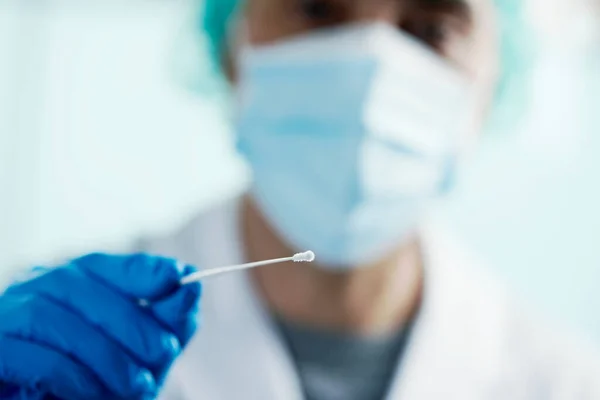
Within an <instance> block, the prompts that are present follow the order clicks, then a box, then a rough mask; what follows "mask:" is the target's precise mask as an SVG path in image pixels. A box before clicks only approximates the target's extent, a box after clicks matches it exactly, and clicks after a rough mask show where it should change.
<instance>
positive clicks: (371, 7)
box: [244, 0, 498, 128]
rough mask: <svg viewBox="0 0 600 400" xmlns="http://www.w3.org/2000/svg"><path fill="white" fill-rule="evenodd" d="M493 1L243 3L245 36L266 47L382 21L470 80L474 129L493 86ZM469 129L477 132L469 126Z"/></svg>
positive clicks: (276, 0) (299, 0)
mask: <svg viewBox="0 0 600 400" xmlns="http://www.w3.org/2000/svg"><path fill="white" fill-rule="evenodd" d="M491 2H492V0H248V2H247V8H246V10H245V18H244V20H245V24H246V34H247V35H248V37H247V38H246V40H248V41H249V42H250V43H251V44H253V45H261V44H268V43H272V42H276V41H279V40H282V39H286V38H291V37H293V36H295V35H299V34H303V33H308V32H311V31H315V30H318V29H324V28H329V27H337V26H342V25H346V24H351V23H357V22H369V21H373V22H385V23H388V24H391V25H394V26H397V27H398V29H400V30H402V31H404V32H406V33H408V34H409V35H411V36H413V37H414V38H415V39H417V40H418V41H420V42H421V43H423V45H425V46H427V47H428V48H430V49H431V51H433V52H435V53H437V54H439V55H440V57H443V58H444V59H446V60H447V61H448V62H450V63H451V64H453V65H455V66H456V67H457V68H458V69H460V70H462V71H463V72H464V73H465V74H466V75H467V76H469V77H470V78H471V80H472V81H473V83H474V84H475V85H474V88H475V92H476V93H475V94H476V96H477V99H476V100H477V105H478V106H479V107H480V112H479V113H478V120H477V121H474V124H475V125H479V123H480V122H481V119H482V117H483V115H484V111H485V109H486V108H487V107H488V106H489V103H490V100H491V98H492V94H493V88H494V86H495V83H496V75H497V71H496V70H497V64H498V60H497V54H498V51H497V49H498V43H497V42H498V35H497V32H496V24H495V18H494V17H495V13H494V6H493V4H492V3H491ZM473 128H476V127H475V126H473Z"/></svg>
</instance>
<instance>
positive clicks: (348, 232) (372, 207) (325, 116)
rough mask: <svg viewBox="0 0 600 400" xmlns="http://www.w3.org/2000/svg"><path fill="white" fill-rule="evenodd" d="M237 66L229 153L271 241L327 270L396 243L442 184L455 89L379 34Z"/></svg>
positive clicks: (368, 32)
mask: <svg viewBox="0 0 600 400" xmlns="http://www.w3.org/2000/svg"><path fill="white" fill-rule="evenodd" d="M238 67H239V72H240V75H239V78H240V80H239V85H238V88H237V90H238V92H237V95H238V101H239V104H238V107H239V108H238V112H239V115H238V125H237V134H238V145H239V150H240V151H241V153H242V154H243V155H244V156H245V158H246V159H247V161H248V162H249V164H250V167H251V169H252V172H253V176H254V181H253V187H252V196H253V198H254V199H255V201H256V202H257V203H258V205H259V207H260V209H261V211H262V212H263V213H264V215H265V216H266V218H267V219H268V221H269V222H270V223H271V225H272V226H273V227H274V229H275V230H276V231H277V232H278V233H279V234H280V236H281V237H282V238H283V239H284V240H286V241H287V242H288V243H289V244H291V245H292V247H294V248H297V249H299V248H303V249H311V250H313V251H314V252H315V253H316V254H317V257H318V262H319V264H320V265H323V266H324V267H325V268H328V269H332V270H345V269H350V268H354V266H356V265H364V264H367V263H370V262H373V261H376V260H377V259H378V258H380V257H383V256H384V255H385V254H386V253H387V252H389V251H391V250H392V249H393V248H394V247H396V246H398V245H399V244H400V243H401V242H402V241H403V240H405V239H407V238H408V236H409V235H410V234H411V233H412V230H413V229H414V228H415V225H416V224H417V221H418V219H419V217H420V213H421V212H422V210H423V208H424V206H425V205H426V203H428V201H429V200H431V199H432V198H434V197H435V196H436V195H438V194H439V193H440V192H441V191H442V190H443V188H444V187H445V185H446V184H447V182H448V180H449V179H450V178H451V177H452V175H453V168H454V165H455V160H456V155H457V153H458V151H459V148H460V143H461V140H462V139H463V138H464V129H463V128H464V127H465V126H466V117H467V116H468V114H469V111H470V110H471V107H470V104H471V102H470V101H469V97H470V96H469V95H468V92H469V91H468V85H467V83H466V80H465V79H463V77H462V76H461V75H460V74H459V73H458V72H456V71H455V70H454V69H453V68H452V67H450V66H449V65H447V64H445V63H444V62H443V61H442V60H441V59H440V58H439V57H438V56H436V55H435V54H434V53H433V52H430V51H429V50H427V49H426V48H425V47H422V46H421V45H420V44H418V43H417V42H415V41H413V40H412V39H411V38H410V37H408V36H406V35H405V34H403V33H401V32H399V31H398V30H397V29H395V28H394V27H392V26H388V25H384V24H369V25H361V26H352V27H347V28H338V29H335V30H330V31H322V32H319V33H313V34H310V35H307V36H304V37H298V38H296V39H292V40H289V41H285V42H279V43H276V44H272V45H266V46H261V47H252V46H248V45H245V46H242V49H241V51H240V53H239V54H238Z"/></svg>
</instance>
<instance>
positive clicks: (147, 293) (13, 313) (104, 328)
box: [0, 254, 201, 400]
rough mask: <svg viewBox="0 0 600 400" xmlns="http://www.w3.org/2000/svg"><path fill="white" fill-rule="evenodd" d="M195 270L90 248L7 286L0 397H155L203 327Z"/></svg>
mask: <svg viewBox="0 0 600 400" xmlns="http://www.w3.org/2000/svg"><path fill="white" fill-rule="evenodd" d="M192 271H193V268H192V267H185V268H183V270H181V269H179V268H178V265H177V263H176V262H175V260H171V259H166V258H159V257H153V256H149V255H144V254H138V255H134V256H110V255H103V254H92V255H88V256H85V257H82V258H79V259H76V260H74V261H72V262H71V263H69V264H67V265H64V266H61V267H58V268H53V269H47V270H44V271H43V272H42V273H41V274H39V275H38V276H36V277H34V278H32V279H30V280H28V281H25V282H21V283H17V284H15V285H13V286H11V287H9V288H8V289H7V290H6V292H5V293H4V294H3V295H2V296H0V398H2V399H28V400H29V399H61V400H71V399H73V400H75V399H77V400H81V399H86V400H92V399H114V400H121V399H151V398H152V399H153V398H155V397H156V395H157V392H158V390H159V389H160V386H161V384H162V383H163V381H164V379H165V376H166V374H167V372H168V370H169V368H170V366H171V364H172V362H173V361H174V359H175V358H176V357H177V356H178V355H179V354H180V352H181V350H182V348H183V347H184V346H185V345H186V344H187V342H188V341H189V339H190V338H191V336H192V335H193V333H194V331H195V329H196V322H197V314H198V302H199V298H200V294H201V286H200V284H189V285H185V286H180V285H179V280H180V279H181V277H182V276H185V275H187V274H189V273H191V272H192Z"/></svg>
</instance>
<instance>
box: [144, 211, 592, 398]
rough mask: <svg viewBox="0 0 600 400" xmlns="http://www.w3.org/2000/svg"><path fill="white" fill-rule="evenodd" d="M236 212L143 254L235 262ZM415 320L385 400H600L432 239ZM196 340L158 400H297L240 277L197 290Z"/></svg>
mask: <svg viewBox="0 0 600 400" xmlns="http://www.w3.org/2000/svg"><path fill="white" fill-rule="evenodd" d="M238 204H239V202H238V201H233V202H229V203H227V204H224V205H221V206H220V207H217V208H216V209H214V210H213V211H210V212H207V213H205V214H204V215H201V216H200V217H198V218H196V219H195V220H193V221H192V222H191V223H190V224H189V225H188V226H186V227H185V228H184V229H182V230H181V231H180V232H178V233H176V234H175V235H172V236H169V237H164V238H159V239H154V240H150V241H148V242H146V245H145V246H144V247H145V248H144V250H147V251H150V252H153V253H158V254H162V255H169V256H173V257H177V258H179V259H181V260H183V261H185V262H188V263H192V264H195V265H199V266H209V267H212V266H221V265H228V264H237V263H240V262H242V261H243V260H244V256H243V254H242V251H241V248H242V247H241V246H240V237H239V235H238V231H239V230H238ZM424 241H425V247H426V249H425V252H426V256H425V257H426V278H425V292H424V301H423V304H422V309H421V311H420V313H419V316H418V318H417V321H416V324H415V327H414V330H413V335H412V338H411V340H410V342H409V345H408V348H407V351H406V353H405V355H404V357H403V358H402V360H401V362H399V366H398V370H397V373H396V374H395V377H394V380H393V382H392V385H391V389H390V392H389V395H388V397H387V399H388V400H439V399H445V400H453V399H456V400H470V399H485V400H496V399H507V400H520V399H528V400H529V399H531V400H534V399H535V400H547V399H548V400H563V399H564V400H579V399H581V400H588V399H589V400H592V399H594V400H600V389H599V388H600V368H599V367H598V365H597V364H595V358H594V357H592V356H591V354H590V353H589V352H588V351H581V350H578V349H576V348H575V347H573V346H572V345H571V344H569V342H568V341H563V340H562V339H558V337H556V335H554V332H553V331H551V330H547V331H546V330H543V329H541V328H540V327H539V326H538V324H536V323H534V322H532V321H531V320H530V319H528V318H527V317H526V316H525V315H524V313H522V312H521V311H520V309H519V308H516V307H515V306H513V305H512V304H511V301H510V298H509V296H508V295H507V293H506V292H505V291H504V290H503V289H502V288H501V287H500V285H499V284H498V283H497V281H496V280H494V279H490V278H488V277H486V276H485V273H484V271H483V270H482V269H481V268H478V267H477V266H475V267H474V266H473V264H474V260H473V259H471V258H470V257H469V256H468V255H466V254H465V253H464V252H462V251H460V250H458V249H457V247H456V246H454V245H453V244H450V243H449V242H447V241H446V240H444V239H440V237H439V236H438V235H436V234H430V233H425V235H424ZM204 288H205V290H204V296H203V301H202V313H201V315H202V317H201V319H202V322H201V328H200V330H199V333H198V334H197V335H196V337H195V338H194V339H193V340H192V341H191V343H190V344H189V346H188V347H187V349H186V350H185V352H184V354H183V355H182V356H181V358H180V359H179V360H178V361H177V362H176V364H175V366H174V368H173V370H172V372H171V374H170V375H169V379H168V381H167V385H166V388H165V390H164V391H163V392H162V394H161V397H160V398H161V400H163V399H164V400H301V399H302V393H301V390H300V383H299V379H298V377H297V375H296V373H295V371H294V366H293V363H292V361H291V359H290V357H289V356H288V354H287V352H286V348H285V346H284V345H283V343H282V341H281V340H280V338H279V337H278V333H277V331H276V330H275V329H274V327H273V326H272V323H271V321H270V319H269V316H268V314H267V313H266V311H265V309H264V307H263V305H262V304H261V300H260V298H259V297H258V296H257V294H256V292H255V291H254V289H253V287H252V285H251V284H250V282H249V280H248V276H247V275H246V274H244V273H237V274H232V275H228V276H225V277H221V278H217V279H214V280H209V281H207V282H206V283H205V286H204Z"/></svg>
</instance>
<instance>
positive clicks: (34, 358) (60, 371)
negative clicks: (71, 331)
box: [0, 335, 109, 400]
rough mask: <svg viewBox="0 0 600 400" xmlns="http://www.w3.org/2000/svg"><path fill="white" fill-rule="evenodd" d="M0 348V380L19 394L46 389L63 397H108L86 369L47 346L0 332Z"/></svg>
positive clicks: (104, 389) (66, 399) (67, 398)
mask: <svg viewBox="0 0 600 400" xmlns="http://www.w3.org/2000/svg"><path fill="white" fill-rule="evenodd" d="M0 349H2V357H0V380H2V381H4V382H8V383H11V384H12V385H14V386H18V387H19V389H18V390H19V392H20V393H21V394H23V395H27V394H28V393H30V394H31V395H34V394H39V393H48V392H50V393H52V394H54V395H55V396H57V397H59V398H61V399H64V400H71V399H73V400H76V399H90V400H95V399H98V400H100V399H106V398H109V397H108V396H109V393H108V391H107V390H106V388H105V387H104V386H103V385H102V383H101V382H100V381H99V380H98V379H97V378H96V377H95V376H94V374H93V373H92V372H91V371H90V370H89V369H87V368H86V367H84V366H83V365H81V364H79V363H77V362H75V361H73V360H72V359H70V358H69V357H68V356H66V355H64V354H61V353H59V352H57V351H55V350H53V349H51V348H48V347H45V346H42V345H40V344H37V343H32V342H28V341H26V340H22V339H18V338H15V337H7V336H3V335H0ZM13 389H14V387H13ZM13 391H15V390H13ZM2 398H6V397H2ZM15 398H18V397H15ZM23 398H28V399H29V398H32V397H29V396H28V397H23ZM40 398H43V397H40Z"/></svg>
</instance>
